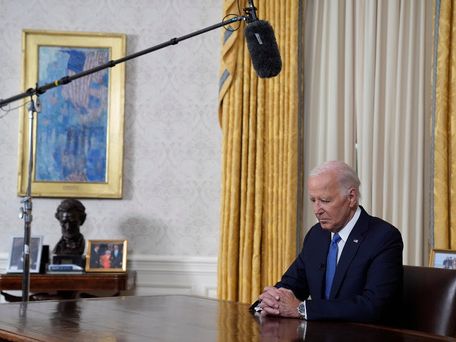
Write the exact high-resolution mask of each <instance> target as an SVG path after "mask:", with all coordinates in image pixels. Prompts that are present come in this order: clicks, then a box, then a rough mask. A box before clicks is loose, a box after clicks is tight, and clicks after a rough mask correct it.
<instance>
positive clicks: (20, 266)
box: [6, 236, 43, 273]
mask: <svg viewBox="0 0 456 342" xmlns="http://www.w3.org/2000/svg"><path fill="white" fill-rule="evenodd" d="M42 249H43V237H42V236H32V237H30V273H39V271H40V262H41V251H42ZM23 250H24V237H23V236H13V237H12V243H11V252H10V254H9V258H8V268H7V270H6V272H7V273H22V272H23V271H24V259H23V255H22V252H23Z"/></svg>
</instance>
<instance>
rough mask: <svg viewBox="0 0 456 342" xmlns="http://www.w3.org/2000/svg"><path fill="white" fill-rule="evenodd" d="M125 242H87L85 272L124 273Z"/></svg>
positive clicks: (125, 260) (125, 265)
mask: <svg viewBox="0 0 456 342" xmlns="http://www.w3.org/2000/svg"><path fill="white" fill-rule="evenodd" d="M127 245H128V241H127V240H88V241H87V255H86V268H85V269H86V272H126V271H127Z"/></svg>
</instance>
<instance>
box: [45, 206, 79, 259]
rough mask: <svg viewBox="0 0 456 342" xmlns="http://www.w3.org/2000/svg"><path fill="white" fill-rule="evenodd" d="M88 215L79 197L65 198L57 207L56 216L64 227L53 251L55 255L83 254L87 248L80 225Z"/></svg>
mask: <svg viewBox="0 0 456 342" xmlns="http://www.w3.org/2000/svg"><path fill="white" fill-rule="evenodd" d="M86 217H87V215H86V212H85V207H84V205H82V203H81V202H80V201H78V200H77V199H65V200H63V201H62V202H61V203H60V205H59V206H58V207H57V211H56V213H55V218H56V219H57V220H59V222H60V227H61V228H62V237H61V238H60V240H59V242H57V245H56V246H55V247H54V250H53V251H52V252H53V254H55V255H82V254H83V253H84V248H85V240H84V236H83V235H82V234H81V232H80V231H79V227H80V226H82V225H83V224H84V221H85V219H86Z"/></svg>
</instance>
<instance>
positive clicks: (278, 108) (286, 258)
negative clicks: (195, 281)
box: [218, 0, 299, 303]
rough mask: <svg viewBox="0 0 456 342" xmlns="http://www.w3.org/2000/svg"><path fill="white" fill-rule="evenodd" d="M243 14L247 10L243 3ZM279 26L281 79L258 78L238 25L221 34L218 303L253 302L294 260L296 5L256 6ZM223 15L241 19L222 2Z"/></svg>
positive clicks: (271, 2)
mask: <svg viewBox="0 0 456 342" xmlns="http://www.w3.org/2000/svg"><path fill="white" fill-rule="evenodd" d="M240 5H241V8H244V7H246V6H247V2H246V1H243V2H242V1H241V3H240ZM255 6H256V7H257V8H258V16H259V18H260V19H262V20H267V21H269V22H270V23H271V25H272V26H273V27H274V32H275V36H276V38H277V42H278V45H279V49H280V52H281V57H282V64H283V67H282V71H281V73H280V74H279V75H278V76H277V77H274V78H271V79H259V78H258V77H257V76H256V74H255V71H254V70H253V68H252V63H251V58H250V54H249V52H248V49H247V48H246V46H245V42H244V36H243V33H242V31H243V29H244V26H243V25H244V24H242V25H241V28H240V30H239V31H236V32H235V34H226V33H224V34H223V42H224V45H223V48H222V63H221V64H222V68H221V69H222V70H221V77H220V110H219V116H220V122H221V126H222V131H223V147H222V150H223V156H222V158H223V163H222V165H223V166H222V167H223V170H222V194H221V196H222V198H221V215H220V216H221V217H220V230H221V232H220V253H219V265H218V297H219V298H220V299H226V300H235V301H241V302H247V303H248V302H251V301H252V300H253V299H254V298H256V297H257V296H258V294H259V293H260V292H261V291H262V288H263V287H264V286H266V285H271V284H274V283H275V282H276V281H277V280H278V279H279V278H280V276H281V274H282V273H283V272H284V270H285V269H286V268H287V267H288V266H289V264H290V263H291V261H292V260H293V258H294V257H295V255H296V248H295V246H296V210H297V147H298V141H297V138H298V134H297V130H298V125H297V122H298V121H297V119H298V108H297V88H298V81H297V80H298V78H297V77H298V75H297V62H298V61H297V51H298V50H297V45H298V37H297V32H298V28H297V24H298V15H299V1H296V0H294V1H292V0H287V1H283V0H263V1H261V0H260V1H255ZM224 12H225V14H228V13H237V5H236V2H235V1H228V0H226V1H225V5H224Z"/></svg>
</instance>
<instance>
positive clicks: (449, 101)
mask: <svg viewBox="0 0 456 342" xmlns="http://www.w3.org/2000/svg"><path fill="white" fill-rule="evenodd" d="M437 3H438V5H440V12H439V13H437V14H438V15H437V16H436V18H437V19H436V20H438V36H437V38H438V45H437V61H436V63H437V65H436V79H435V113H434V127H433V131H434V150H433V155H434V170H433V172H434V179H433V181H434V205H433V209H434V211H433V227H434V248H437V249H456V177H455V175H456V72H455V69H456V6H455V4H454V2H453V1H437ZM437 8H439V6H437Z"/></svg>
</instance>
